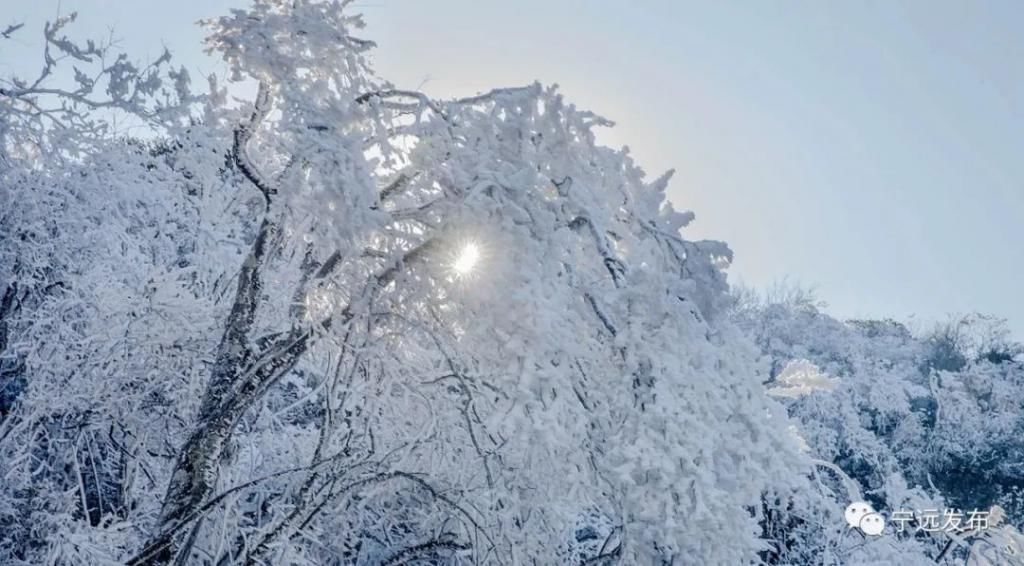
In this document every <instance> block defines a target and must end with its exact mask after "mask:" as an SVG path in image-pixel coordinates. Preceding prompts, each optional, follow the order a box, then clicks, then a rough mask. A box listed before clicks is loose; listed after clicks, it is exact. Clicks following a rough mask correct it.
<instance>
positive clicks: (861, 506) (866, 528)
mask: <svg viewBox="0 0 1024 566" xmlns="http://www.w3.org/2000/svg"><path fill="white" fill-rule="evenodd" d="M843 517H844V518H845V519H846V524H848V525H850V527H851V528H855V529H860V532H862V533H864V534H866V535H868V536H872V537H877V536H879V535H881V534H882V531H884V530H885V518H884V517H882V516H881V515H880V514H878V513H876V512H875V510H874V508H873V507H871V504H870V503H868V502H866V501H854V502H853V503H851V504H849V505H847V506H846V511H844V512H843Z"/></svg>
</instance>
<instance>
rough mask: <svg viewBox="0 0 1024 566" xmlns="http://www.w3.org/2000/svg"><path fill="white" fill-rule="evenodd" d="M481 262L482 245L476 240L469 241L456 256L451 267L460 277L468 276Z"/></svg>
mask: <svg viewBox="0 0 1024 566" xmlns="http://www.w3.org/2000/svg"><path fill="white" fill-rule="evenodd" d="M478 263H480V246H479V245H477V244H476V242H467V243H466V244H465V245H464V246H462V249H461V250H459V252H458V254H457V255H456V256H455V261H453V262H452V264H451V269H452V271H453V272H454V273H455V275H457V276H458V277H468V276H469V275H470V274H472V273H473V270H474V269H476V266H477V264H478Z"/></svg>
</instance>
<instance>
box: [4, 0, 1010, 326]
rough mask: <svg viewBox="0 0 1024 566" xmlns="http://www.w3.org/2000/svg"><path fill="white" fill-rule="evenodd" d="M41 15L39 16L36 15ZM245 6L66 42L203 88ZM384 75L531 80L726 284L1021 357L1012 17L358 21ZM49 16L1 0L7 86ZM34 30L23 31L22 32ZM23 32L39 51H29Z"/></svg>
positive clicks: (219, 3) (895, 11)
mask: <svg viewBox="0 0 1024 566" xmlns="http://www.w3.org/2000/svg"><path fill="white" fill-rule="evenodd" d="M29 4H31V5H29ZM240 5H244V1H243V0H176V1H170V2H169V1H167V0H63V3H62V6H61V9H62V10H63V11H64V12H67V11H70V10H77V11H79V12H80V15H81V18H80V22H79V24H80V25H78V26H76V29H77V30H78V31H79V32H80V33H82V34H88V35H96V34H105V33H106V31H107V28H108V27H109V26H111V25H113V26H114V28H115V35H116V36H118V37H120V38H122V39H123V43H124V45H125V47H127V48H130V49H135V50H138V51H140V52H141V53H142V54H143V55H145V54H147V53H148V54H149V55H150V56H151V57H155V56H157V55H159V52H160V50H161V47H162V45H167V46H168V47H170V48H171V49H172V51H173V52H174V53H175V54H176V58H177V59H178V61H179V62H181V63H184V64H185V65H186V66H188V67H189V68H190V69H191V70H194V71H195V72H197V73H198V72H200V71H205V72H209V71H212V70H215V69H216V68H217V65H216V62H215V61H213V60H212V59H208V58H205V57H204V56H203V55H202V54H201V48H200V45H199V41H200V39H201V37H202V32H201V30H199V29H198V28H196V27H195V26H194V25H193V22H195V20H197V19H199V18H202V17H209V16H213V15H218V14H219V13H222V12H224V11H225V10H226V9H227V8H228V7H231V6H240ZM356 7H357V9H359V10H360V11H362V12H363V13H364V14H365V16H366V19H367V21H368V24H369V29H368V30H366V32H365V33H364V35H365V36H367V37H369V38H370V39H374V40H376V41H377V42H378V43H379V44H380V48H379V49H378V50H377V52H376V55H375V56H374V58H375V61H376V65H377V70H378V72H379V73H380V74H381V75H382V76H384V77H386V78H389V79H390V80H391V81H392V82H395V83H397V84H398V85H399V86H402V87H410V88H415V87H421V88H422V89H424V90H425V91H427V92H428V93H430V94H432V95H435V96H450V95H466V94H473V93H475V92H477V91H481V90H486V89H488V88H491V87H493V86H510V85H518V84H525V83H529V82H532V81H533V80H535V79H539V80H541V81H542V82H545V83H551V82H557V83H558V84H560V85H561V86H562V88H563V91H564V92H565V93H566V95H567V97H568V98H569V99H570V100H572V101H575V102H576V103H577V105H578V106H581V107H585V108H588V109H591V110H594V111H596V112H598V113H600V114H603V115H605V116H607V117H609V118H611V119H614V120H615V121H617V122H618V124H619V125H618V126H617V127H616V128H615V129H614V130H612V131H610V132H608V133H607V134H606V135H604V140H605V141H606V142H607V143H609V144H612V145H616V146H617V145H623V144H627V145H629V146H630V148H631V149H632V151H633V154H634V156H635V157H636V158H637V160H638V161H639V162H640V163H641V164H642V165H644V166H645V168H646V169H647V170H648V171H649V172H650V173H651V174H657V173H660V172H661V171H662V170H664V169H667V168H675V169H677V175H676V177H675V181H674V183H673V185H672V188H671V190H670V196H671V198H672V200H673V201H674V202H675V203H676V205H677V207H679V208H686V209H693V210H694V211H695V212H696V213H697V222H695V223H694V225H693V228H692V229H691V230H689V232H688V233H687V235H688V237H691V238H715V239H721V240H725V241H726V242H728V243H729V244H730V245H731V247H732V248H733V250H734V251H735V252H736V261H735V264H734V265H733V267H732V268H731V270H730V272H731V275H730V277H731V278H732V279H733V280H741V281H743V282H744V283H747V284H750V285H754V286H766V285H770V284H772V283H774V282H778V281H781V280H783V279H786V278H788V279H789V281H791V282H798V283H801V284H804V285H808V286H813V287H815V288H816V290H817V294H818V296H819V298H821V299H822V300H824V301H826V302H827V303H828V304H829V310H830V311H831V312H832V313H834V314H836V315H838V316H842V317H884V316H891V317H895V318H899V319H903V320H908V319H912V320H916V321H917V323H918V324H919V325H922V326H924V325H927V324H930V323H931V322H932V321H935V320H940V319H943V318H944V317H945V315H946V314H947V313H966V312H970V311H975V310H977V311H980V312H983V313H988V314H994V315H998V316H1002V317H1005V318H1008V319H1009V320H1010V323H1011V326H1012V328H1013V329H1014V331H1015V335H1016V337H1017V338H1018V339H1021V338H1024V292H1022V288H1024V3H1022V2H1016V1H1007V2H996V1H986V2H935V1H927V2H925V1H921V2H887V1H876V2H871V1H860V0H858V1H853V0H850V1H845V2H818V1H808V2H775V1H771V2H769V1H763V2H742V3H741V2H712V1H706V2H699V3H698V2H680V1H672V0H648V1H637V2H621V1H618V2H612V1H607V2H598V1H583V0H516V1H504V2H498V1H491V0H430V1H425V0H364V1H361V2H357V4H356ZM57 9H58V2H57V1H56V0H37V1H35V2H31V3H29V2H22V1H16V0H0V25H3V24H6V23H7V22H8V21H25V22H26V23H27V24H28V26H27V27H26V29H23V30H22V31H21V32H20V33H19V34H18V37H19V41H20V42H21V43H20V44H16V45H14V46H13V47H6V46H0V73H4V74H7V73H8V72H10V71H12V70H16V69H17V70H23V69H26V68H28V67H27V66H26V65H28V64H29V63H30V62H34V61H38V59H37V57H38V52H37V51H35V50H29V49H28V48H29V47H30V45H35V40H36V37H35V36H36V35H37V34H38V30H40V29H41V27H42V22H43V21H44V20H45V19H46V18H47V17H52V16H53V15H54V14H56V12H57ZM29 28H31V29H29ZM28 32H32V33H28Z"/></svg>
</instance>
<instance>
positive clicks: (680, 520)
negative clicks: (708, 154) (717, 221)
mask: <svg viewBox="0 0 1024 566" xmlns="http://www.w3.org/2000/svg"><path fill="white" fill-rule="evenodd" d="M64 23H65V22H63V21H62V22H61V23H59V24H56V25H54V26H49V27H47V36H46V37H47V42H48V43H47V45H48V47H47V49H53V50H57V49H59V50H60V51H61V52H62V53H65V54H66V55H67V56H68V57H71V58H72V59H75V60H78V61H81V62H83V63H94V64H98V65H99V70H98V71H97V72H96V73H93V74H89V73H87V72H85V71H84V70H83V71H79V70H76V71H75V73H74V77H73V78H72V79H70V80H72V81H73V86H72V87H69V88H61V87H58V86H44V85H47V84H49V82H51V81H54V82H58V81H60V80H61V78H62V76H61V75H60V73H57V72H55V71H54V70H53V68H54V67H55V66H56V65H57V63H58V62H59V59H60V58H59V57H54V56H53V55H52V54H50V53H49V52H48V54H47V55H46V57H45V66H44V70H43V73H42V77H41V80H40V81H23V80H17V79H11V80H10V81H8V82H6V83H4V85H5V86H4V88H3V90H2V91H0V113H3V114H2V118H3V121H2V123H3V124H4V130H3V132H2V136H3V137H2V140H0V141H2V142H3V144H4V145H3V154H2V157H3V159H2V160H0V181H2V199H3V204H4V206H3V209H2V210H3V218H2V221H0V238H2V239H3V241H4V242H11V245H7V244H5V246H4V249H3V251H2V253H3V254H4V256H3V257H4V261H3V262H2V269H3V271H0V277H2V279H0V285H2V288H3V289H14V291H12V292H13V293H14V294H13V295H12V296H14V297H16V299H15V300H16V301H17V303H18V305H21V306H20V307H19V308H14V307H4V310H3V313H2V314H3V324H4V327H3V338H4V342H3V343H2V346H3V348H4V349H3V359H4V363H5V364H12V365H11V366H10V367H16V368H17V371H16V372H11V373H12V374H13V373H16V377H11V378H8V377H7V374H6V373H5V374H4V379H5V380H6V381H5V382H4V387H6V384H7V382H8V381H10V380H13V379H17V380H19V381H18V383H19V385H17V386H16V387H15V388H14V389H12V391H13V390H16V393H12V394H11V397H12V399H11V400H9V401H5V402H4V403H5V405H4V407H5V410H4V414H3V416H2V417H0V418H2V419H3V420H2V421H0V476H2V477H4V478H5V481H4V482H3V483H2V484H0V526H2V527H3V529H4V532H5V533H12V535H11V536H6V537H5V539H4V541H3V542H2V543H0V561H2V562H4V563H11V564H29V563H40V562H45V563H51V564H83V563H87V564H113V563H129V564H170V563H179V564H181V563H195V564H234V563H244V564H270V563H273V564H379V565H384V564H405V563H412V562H415V561H417V560H418V561H421V562H427V563H451V564H456V563H459V564H461V563H474V564H538V563H540V564H555V563H557V564H561V563H573V562H574V561H575V562H579V563H588V564H599V563H613V562H614V563H626V564H654V563H673V562H674V563H681V562H686V563H691V562H699V563H704V564H739V563H747V562H752V561H756V560H758V554H757V553H758V552H759V551H762V550H763V548H764V542H763V541H762V540H761V535H762V532H763V523H764V517H763V514H762V511H761V509H762V506H763V505H764V502H765V501H766V498H769V499H771V498H779V497H783V498H785V497H791V496H792V494H793V493H797V492H798V491H799V489H800V488H801V486H803V485H805V483H806V481H807V479H806V474H807V473H808V471H809V468H808V467H807V461H806V460H805V459H804V457H802V456H801V455H800V454H799V453H798V451H797V443H796V442H795V440H794V438H793V437H792V435H791V434H790V433H789V432H788V431H787V426H786V425H787V421H786V419H785V410H784V409H783V408H782V407H781V406H779V405H778V404H777V403H776V402H775V401H773V400H771V399H770V398H769V397H768V396H766V394H765V392H764V389H763V387H762V384H761V380H760V379H759V378H758V375H757V367H758V366H757V352H756V350H755V349H754V348H753V347H752V345H751V344H750V343H749V342H748V341H747V340H746V339H745V338H744V337H743V336H742V335H741V334H740V332H739V331H738V330H737V328H736V327H735V326H734V325H733V324H732V323H731V322H730V320H729V319H728V317H726V316H724V314H725V307H726V306H727V303H728V301H727V297H726V290H727V288H726V285H725V278H724V275H723V274H722V272H721V266H722V265H724V264H725V263H727V262H728V261H729V260H730V258H731V254H730V252H729V250H728V248H727V247H726V246H725V245H724V244H722V243H719V242H710V241H690V240H687V239H685V238H684V237H683V235H682V234H681V230H683V229H685V227H686V226H687V224H688V223H689V222H690V221H691V220H692V218H693V216H692V214H690V213H681V212H677V211H675V210H674V209H673V207H672V206H671V205H670V204H669V203H668V202H667V201H666V200H665V188H666V186H667V183H668V182H669V178H670V176H671V175H670V174H666V175H663V176H661V177H659V178H657V179H654V180H649V179H647V178H646V176H645V174H644V172H643V171H642V170H641V169H640V168H639V167H638V166H637V165H635V164H634V162H633V161H632V158H631V157H630V156H629V154H628V153H627V152H626V151H625V150H613V149H609V148H605V147H601V146H600V145H598V144H597V143H596V142H595V140H594V129H595V128H598V127H604V126H609V125H610V123H609V122H607V121H606V120H604V119H602V118H600V117H599V116H596V115H594V114H591V113H589V112H585V111H582V110H579V109H577V108H575V107H574V106H572V105H571V104H569V103H567V102H566V101H565V100H564V99H563V98H562V96H561V95H560V94H559V93H558V92H557V91H556V90H555V89H553V88H547V87H542V86H540V85H529V86H526V87H521V88H509V89H497V90H494V91H491V92H488V93H485V94H481V95H477V96H472V97H468V98H462V99H454V100H438V99H434V98H430V97H428V96H427V95H425V94H423V93H420V92H415V91H406V90H400V89H398V88H396V87H394V86H393V85H391V84H389V83H388V82H386V81H385V80H383V79H381V78H379V77H377V76H376V75H375V74H374V73H373V72H372V70H371V69H370V67H369V65H368V62H367V59H366V54H367V52H368V51H369V50H370V49H372V48H373V47H374V46H373V44H372V43H371V42H370V41H367V40H365V39H361V38H359V37H357V36H356V35H354V34H355V33H358V30H359V29H360V28H361V26H362V21H361V20H360V18H359V17H357V16H355V15H351V14H350V12H349V8H348V7H347V6H346V5H345V3H339V2H316V1H306V0H298V1H292V0H289V1H287V2H285V1H276V0H257V1H256V2H254V4H253V6H252V7H251V8H250V9H248V10H240V11H235V12H233V13H232V14H230V15H228V16H225V17H222V18H219V19H216V20H212V21H209V22H206V25H207V26H208V28H209V30H210V36H209V40H208V41H209V47H210V49H211V50H213V51H215V52H217V53H219V54H220V55H222V57H223V58H224V60H225V62H226V64H227V65H228V67H229V68H230V70H231V72H232V75H233V78H234V79H236V80H239V81H249V82H250V84H253V85H255V88H256V91H257V94H256V95H255V98H254V100H253V101H252V102H251V103H243V104H242V105H241V106H239V107H232V106H231V105H228V104H226V103H225V99H226V97H225V96H224V93H223V91H221V90H219V87H217V86H216V85H213V86H212V88H211V90H210V91H209V92H208V93H207V94H206V95H204V96H202V97H197V96H195V95H193V94H191V92H190V91H189V89H188V83H189V81H188V77H187V75H186V74H184V72H182V71H168V70H166V69H167V68H168V67H167V62H168V61H167V58H166V57H161V58H160V59H159V60H158V61H157V62H156V63H154V66H153V67H141V66H136V65H134V64H131V63H129V62H128V61H129V59H128V58H127V57H124V56H116V58H115V60H114V62H109V61H107V59H108V57H110V56H111V55H108V54H107V53H108V52H107V50H106V48H105V47H97V45H96V44H90V43H85V44H78V43H75V42H73V41H71V40H69V39H67V38H66V37H64V36H63V35H60V33H59V32H60V30H61V29H63V25H64ZM139 69H144V70H139ZM104 91H105V92H106V93H108V94H109V99H102V100H101V99H96V98H93V93H94V92H104ZM44 104H48V105H55V106H44ZM109 112H119V113H124V114H126V115H128V116H129V117H130V118H131V119H133V120H138V121H140V122H141V123H145V124H148V125H149V126H151V128H150V130H151V132H152V135H151V137H147V138H146V139H144V140H126V139H123V138H121V137H119V135H118V132H116V131H113V130H112V128H110V124H111V122H110V118H109V117H108V116H107V114H108V113H109ZM6 292H7V291H5V293H6ZM26 292H27V293H28V295H25V293H26ZM6 296H7V295H5V297H6ZM29 296H30V297H31V299H29V298H28V297H29ZM5 300H6V299H5ZM5 304H6V303H5ZM12 304H13V303H12ZM4 367H9V366H6V365H5V366H4Z"/></svg>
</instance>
